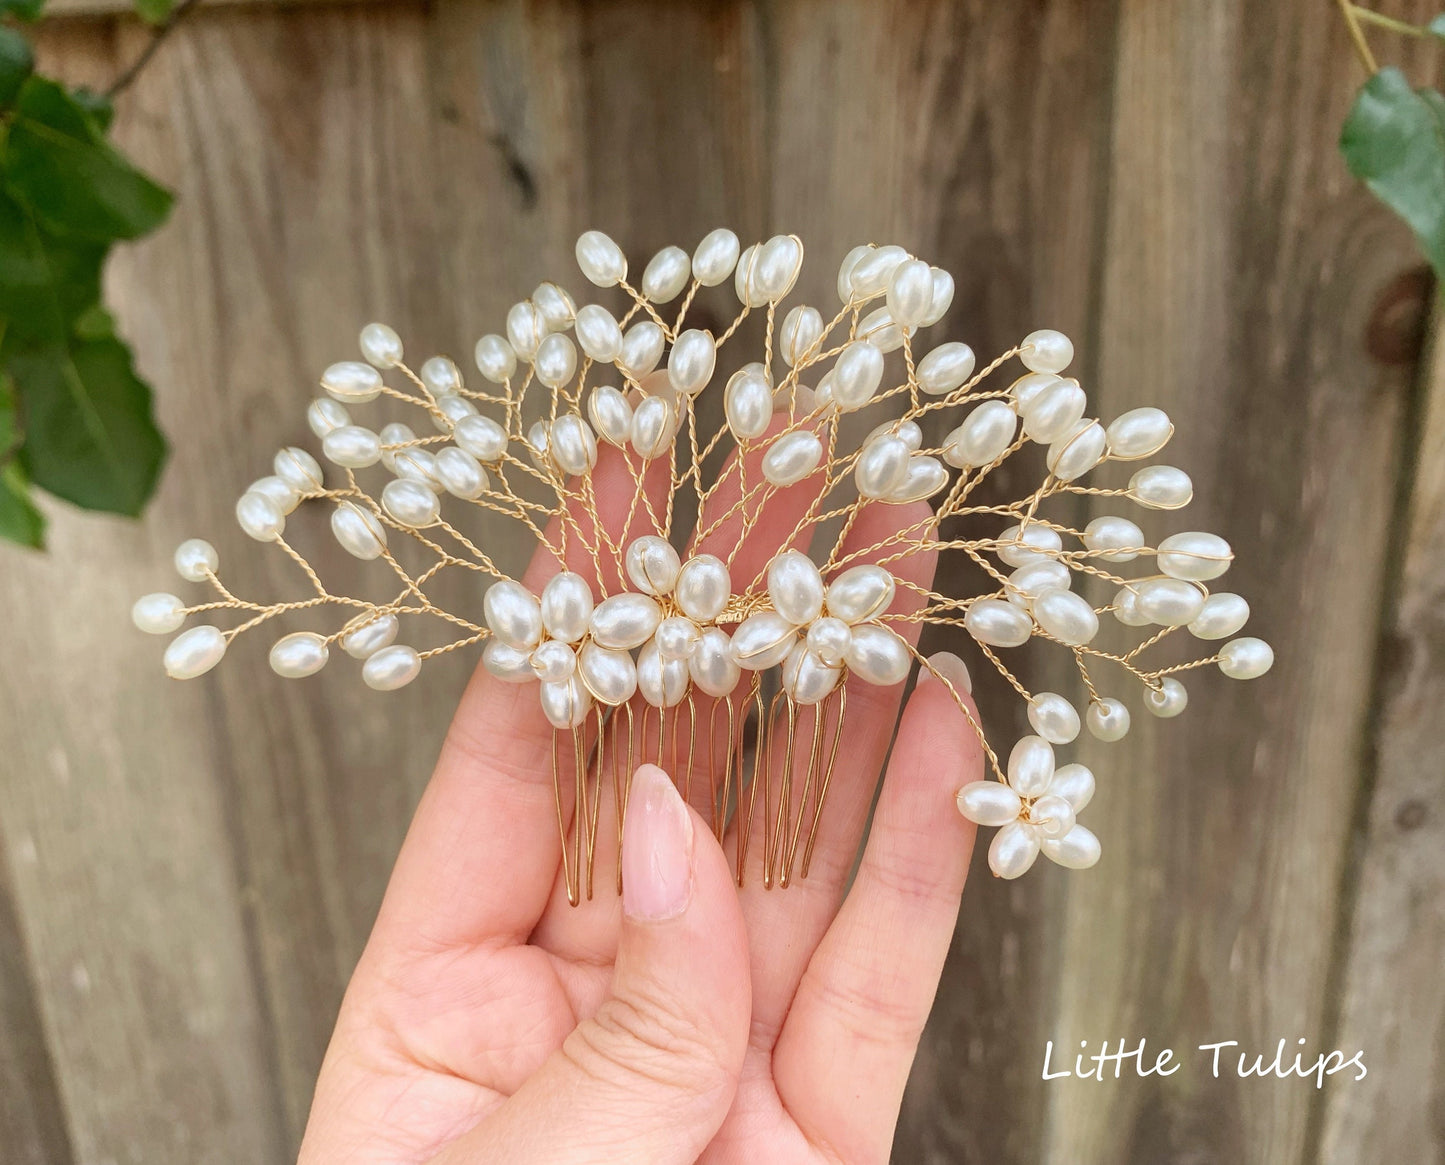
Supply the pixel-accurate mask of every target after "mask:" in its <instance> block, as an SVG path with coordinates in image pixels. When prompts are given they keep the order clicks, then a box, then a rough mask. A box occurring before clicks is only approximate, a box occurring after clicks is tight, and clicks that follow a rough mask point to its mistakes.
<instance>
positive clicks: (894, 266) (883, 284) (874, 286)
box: [849, 244, 908, 299]
mask: <svg viewBox="0 0 1445 1165" xmlns="http://www.w3.org/2000/svg"><path fill="white" fill-rule="evenodd" d="M907 261H908V252H907V251H905V250H904V249H903V248H902V247H899V246H894V245H892V244H889V245H888V246H886V247H870V248H868V250H867V251H866V252H864V253H863V254H862V255H860V256H859V257H858V259H857V260H856V261H855V262H854V264H853V267H852V270H851V272H850V276H849V283H850V286H851V288H852V297H851V298H853V299H869V298H871V297H872V296H875V295H878V294H879V293H880V292H882V291H884V290H885V289H886V288H887V287H888V284H889V282H890V281H891V280H892V279H893V273H894V272H895V271H897V270H898V268H899V267H900V266H902V264H904V263H906V262H907Z"/></svg>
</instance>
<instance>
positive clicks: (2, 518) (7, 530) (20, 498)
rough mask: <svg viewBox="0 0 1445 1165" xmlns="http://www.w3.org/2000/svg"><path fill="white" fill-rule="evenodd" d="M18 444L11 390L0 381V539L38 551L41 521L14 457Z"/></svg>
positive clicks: (42, 538) (41, 539) (42, 541)
mask: <svg viewBox="0 0 1445 1165" xmlns="http://www.w3.org/2000/svg"><path fill="white" fill-rule="evenodd" d="M19 444H20V427H19V423H18V421H17V418H16V410H15V394H14V389H13V387H12V385H11V383H10V380H9V378H8V377H5V378H3V379H0V538H6V539H9V540H10V541H11V542H19V543H20V544H21V545H22V546H34V547H35V548H36V549H37V550H38V549H41V548H43V547H44V545H45V518H44V517H43V516H42V515H41V513H40V511H39V510H37V509H36V508H35V506H34V505H33V504H32V503H31V501H30V487H29V483H27V482H26V480H25V471H24V470H23V469H21V468H20V462H19V461H18V460H17V459H16V457H15V454H16V452H17V450H18V448H19Z"/></svg>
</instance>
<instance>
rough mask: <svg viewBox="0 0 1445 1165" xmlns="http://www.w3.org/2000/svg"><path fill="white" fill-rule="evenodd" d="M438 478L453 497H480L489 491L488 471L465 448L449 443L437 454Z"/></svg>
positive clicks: (436, 467)
mask: <svg viewBox="0 0 1445 1165" xmlns="http://www.w3.org/2000/svg"><path fill="white" fill-rule="evenodd" d="M435 469H436V475H437V480H438V481H440V482H441V484H442V488H443V489H445V490H446V491H447V493H449V494H451V495H452V496H453V497H457V498H463V499H471V498H479V497H481V496H482V494H484V493H486V491H487V485H488V482H487V471H486V470H484V469H483V468H482V466H481V462H479V461H478V460H477V459H476V458H475V457H473V456H472V455H471V454H470V453H468V452H467V451H466V450H465V449H458V448H457V447H456V446H455V445H448V446H447V447H446V448H445V449H443V450H441V452H439V453H438V454H437V455H436V462H435Z"/></svg>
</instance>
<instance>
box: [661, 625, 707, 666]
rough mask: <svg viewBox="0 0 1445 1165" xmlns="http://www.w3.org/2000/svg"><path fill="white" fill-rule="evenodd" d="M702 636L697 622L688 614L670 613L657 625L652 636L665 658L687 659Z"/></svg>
mask: <svg viewBox="0 0 1445 1165" xmlns="http://www.w3.org/2000/svg"><path fill="white" fill-rule="evenodd" d="M701 638H702V632H701V631H700V630H698V626H697V624H696V623H694V622H693V621H692V620H691V619H689V618H688V617H687V616H686V615H669V616H668V617H667V618H665V619H664V620H663V621H662V622H661V623H659V624H658V625H657V630H656V632H654V633H653V636H652V640H653V642H654V643H656V644H657V651H658V654H659V655H661V656H662V658H663V659H687V658H688V657H689V656H690V655H692V653H693V651H694V650H695V649H696V648H697V645H698V641H699V640H700V639H701Z"/></svg>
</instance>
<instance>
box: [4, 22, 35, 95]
mask: <svg viewBox="0 0 1445 1165" xmlns="http://www.w3.org/2000/svg"><path fill="white" fill-rule="evenodd" d="M34 71H35V53H34V52H32V51H31V48H30V42H29V41H28V40H26V39H25V38H24V37H23V36H21V35H20V33H18V32H16V31H15V29H13V28H7V27H5V26H3V25H0V109H9V108H10V104H11V102H13V101H14V100H15V94H17V93H19V92H20V86H21V85H23V84H25V79H26V78H27V77H29V76H30V74H31V73H33V72H34Z"/></svg>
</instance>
